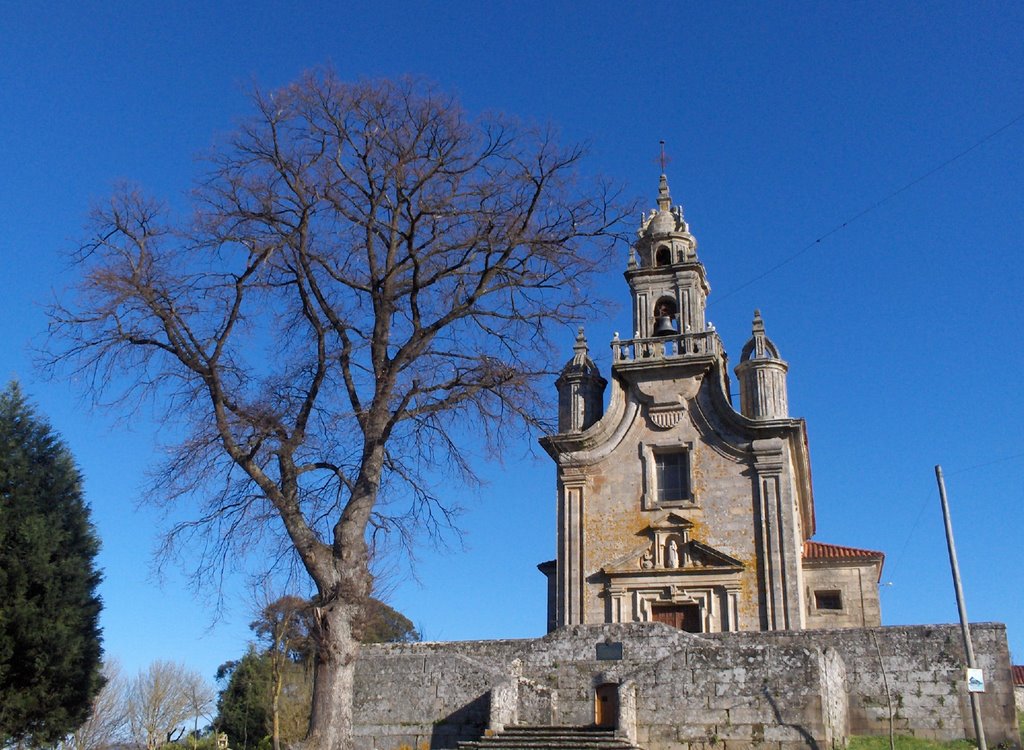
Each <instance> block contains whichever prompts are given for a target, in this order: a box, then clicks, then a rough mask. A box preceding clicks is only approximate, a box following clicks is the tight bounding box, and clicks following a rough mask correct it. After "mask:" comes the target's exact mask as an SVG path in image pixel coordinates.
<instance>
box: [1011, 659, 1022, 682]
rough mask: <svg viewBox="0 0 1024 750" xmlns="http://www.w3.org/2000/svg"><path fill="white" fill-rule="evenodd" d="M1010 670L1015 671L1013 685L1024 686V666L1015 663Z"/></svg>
mask: <svg viewBox="0 0 1024 750" xmlns="http://www.w3.org/2000/svg"><path fill="white" fill-rule="evenodd" d="M1010 671H1011V672H1012V673H1013V686H1014V687H1024V667H1022V666H1021V665H1020V664H1014V665H1013V666H1012V667H1010Z"/></svg>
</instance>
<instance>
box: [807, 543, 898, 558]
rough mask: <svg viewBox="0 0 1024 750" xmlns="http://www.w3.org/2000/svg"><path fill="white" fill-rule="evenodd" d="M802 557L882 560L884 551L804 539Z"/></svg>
mask: <svg viewBox="0 0 1024 750" xmlns="http://www.w3.org/2000/svg"><path fill="white" fill-rule="evenodd" d="M803 557H804V559H805V560H827V559H834V558H846V559H848V560H878V561H884V560H885V553H884V552H875V551H874V550H870V549H858V548H856V547H840V546H839V545H838V544H825V542H811V541H806V542H804V555H803Z"/></svg>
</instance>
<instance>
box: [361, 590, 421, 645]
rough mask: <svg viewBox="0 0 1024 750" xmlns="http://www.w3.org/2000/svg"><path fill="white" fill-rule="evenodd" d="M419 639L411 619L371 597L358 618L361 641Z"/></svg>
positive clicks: (411, 640) (399, 641)
mask: <svg viewBox="0 0 1024 750" xmlns="http://www.w3.org/2000/svg"><path fill="white" fill-rule="evenodd" d="M419 640H420V634H419V633H418V632H417V631H416V628H415V627H414V626H413V624H412V621H411V620H410V619H409V618H408V617H406V616H405V615H403V614H402V613H401V612H399V611H398V610H397V609H395V608H394V607H392V606H390V605H388V604H385V603H384V602H382V601H381V600H380V599H377V598H376V597H371V598H370V599H368V600H367V601H366V605H365V606H364V607H363V613H362V615H360V618H359V641H360V642H361V643H415V642H416V641H419Z"/></svg>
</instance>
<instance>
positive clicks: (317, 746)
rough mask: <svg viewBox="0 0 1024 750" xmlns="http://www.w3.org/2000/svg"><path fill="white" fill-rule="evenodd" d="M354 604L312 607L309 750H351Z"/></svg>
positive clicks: (356, 607) (356, 643)
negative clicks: (313, 650) (313, 648)
mask: <svg viewBox="0 0 1024 750" xmlns="http://www.w3.org/2000/svg"><path fill="white" fill-rule="evenodd" d="M358 611H359V604H358V602H349V601H342V600H341V599H340V598H337V599H335V600H334V601H333V602H329V603H326V604H323V605H321V606H319V607H317V608H316V610H315V611H314V613H315V622H316V625H317V629H318V631H319V632H318V633H317V646H318V648H317V657H316V670H315V673H314V680H313V706H312V712H311V714H310V718H309V735H308V736H307V738H306V746H307V747H308V748H310V750H351V748H352V746H353V738H352V698H353V697H354V691H355V667H356V657H357V656H358V655H359V641H358V640H357V639H356V638H355V634H354V633H353V623H354V622H355V618H356V615H357V613H358Z"/></svg>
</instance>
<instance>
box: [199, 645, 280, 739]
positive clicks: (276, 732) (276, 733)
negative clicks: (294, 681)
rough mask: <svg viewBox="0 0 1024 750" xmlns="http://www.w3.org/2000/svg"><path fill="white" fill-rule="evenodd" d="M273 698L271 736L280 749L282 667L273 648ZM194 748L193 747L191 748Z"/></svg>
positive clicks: (278, 656)
mask: <svg viewBox="0 0 1024 750" xmlns="http://www.w3.org/2000/svg"><path fill="white" fill-rule="evenodd" d="M273 658H274V700H273V702H272V704H271V707H270V711H271V716H272V720H273V728H272V736H273V738H274V750H281V686H282V683H283V682H284V669H283V668H282V666H281V659H282V658H283V657H282V656H281V654H280V652H279V651H278V650H277V648H275V650H274V657H273ZM193 750H194V748H193Z"/></svg>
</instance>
